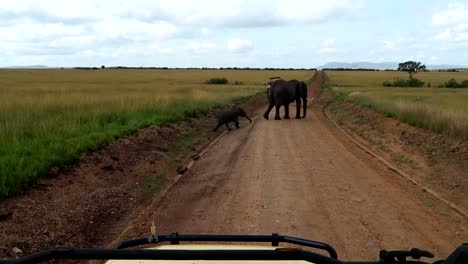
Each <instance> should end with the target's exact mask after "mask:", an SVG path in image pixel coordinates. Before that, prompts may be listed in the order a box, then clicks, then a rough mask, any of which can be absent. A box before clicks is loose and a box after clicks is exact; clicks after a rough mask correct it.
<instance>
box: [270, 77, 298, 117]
mask: <svg viewBox="0 0 468 264" xmlns="http://www.w3.org/2000/svg"><path fill="white" fill-rule="evenodd" d="M267 95H268V102H269V104H268V109H267V110H266V112H265V114H263V117H264V118H265V119H268V117H269V115H270V111H271V109H273V107H276V114H275V120H281V118H280V115H279V110H280V107H281V106H284V118H285V119H289V104H290V103H292V102H294V101H295V102H296V119H301V113H300V112H301V100H302V107H303V115H302V118H305V117H306V109H307V85H306V84H305V83H304V82H302V81H298V80H290V81H285V80H276V81H274V82H270V83H268V88H267Z"/></svg>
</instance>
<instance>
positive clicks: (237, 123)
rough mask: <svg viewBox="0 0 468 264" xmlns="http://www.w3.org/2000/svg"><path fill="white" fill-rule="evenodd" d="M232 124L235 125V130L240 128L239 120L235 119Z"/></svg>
mask: <svg viewBox="0 0 468 264" xmlns="http://www.w3.org/2000/svg"><path fill="white" fill-rule="evenodd" d="M234 123H235V125H236V127H237V128H240V126H239V119H238V118H237V117H236V119H235V120H234Z"/></svg>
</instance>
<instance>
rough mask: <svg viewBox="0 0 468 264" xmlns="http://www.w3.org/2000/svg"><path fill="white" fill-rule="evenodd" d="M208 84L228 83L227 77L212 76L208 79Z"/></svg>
mask: <svg viewBox="0 0 468 264" xmlns="http://www.w3.org/2000/svg"><path fill="white" fill-rule="evenodd" d="M206 83H207V84H227V83H228V80H227V79H226V78H210V79H208V80H207V81H206Z"/></svg>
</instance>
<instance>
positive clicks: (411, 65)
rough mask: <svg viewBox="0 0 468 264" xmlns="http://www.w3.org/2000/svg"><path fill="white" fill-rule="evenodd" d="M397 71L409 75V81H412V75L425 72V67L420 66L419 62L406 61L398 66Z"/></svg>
mask: <svg viewBox="0 0 468 264" xmlns="http://www.w3.org/2000/svg"><path fill="white" fill-rule="evenodd" d="M398 70H399V71H405V72H407V73H409V75H410V77H409V78H410V79H413V74H416V73H418V72H420V71H426V65H424V64H421V62H419V61H418V62H416V61H407V62H402V63H400V64H398Z"/></svg>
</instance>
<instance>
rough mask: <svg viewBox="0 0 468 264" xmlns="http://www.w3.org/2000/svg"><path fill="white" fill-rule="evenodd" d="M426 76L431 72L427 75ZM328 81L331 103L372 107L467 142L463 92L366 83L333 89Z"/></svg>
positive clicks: (467, 120)
mask: <svg viewBox="0 0 468 264" xmlns="http://www.w3.org/2000/svg"><path fill="white" fill-rule="evenodd" d="M358 74H359V73H358ZM428 74H432V73H426V75H428ZM434 74H438V75H440V73H434ZM334 75H335V76H336V73H334ZM332 76H333V74H332ZM340 78H341V79H343V77H340ZM438 78H440V76H438ZM341 79H340V80H341ZM330 81H331V83H332V84H333V86H332V87H330V89H329V90H330V91H329V93H328V97H329V99H331V100H332V101H333V100H341V101H343V100H345V101H349V102H352V103H355V104H358V105H362V106H365V107H369V108H372V109H374V110H376V111H378V112H380V113H383V114H384V115H385V116H387V117H393V118H396V119H398V120H399V121H401V122H403V123H407V124H410V125H413V126H416V127H420V128H424V129H428V130H430V131H433V132H436V133H439V134H444V135H448V136H450V137H453V138H458V139H463V140H465V139H468V104H467V103H466V102H468V90H466V89H447V88H388V87H376V86H365V85H366V84H363V86H360V87H348V86H336V85H335V81H334V80H333V79H330Z"/></svg>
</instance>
